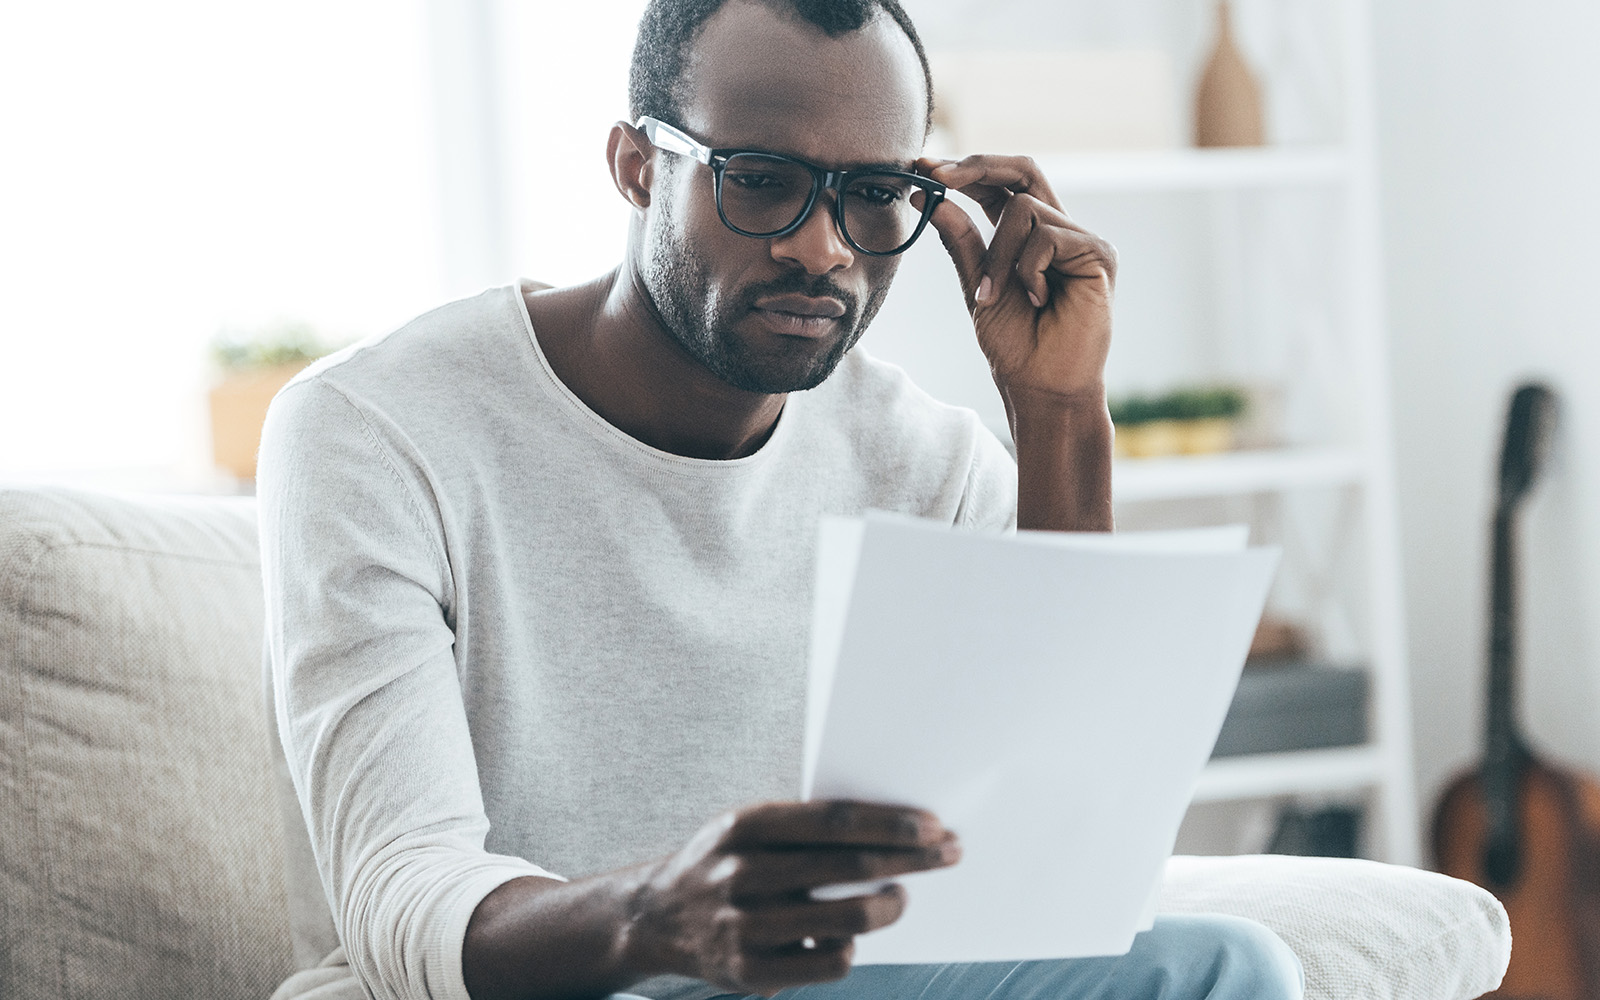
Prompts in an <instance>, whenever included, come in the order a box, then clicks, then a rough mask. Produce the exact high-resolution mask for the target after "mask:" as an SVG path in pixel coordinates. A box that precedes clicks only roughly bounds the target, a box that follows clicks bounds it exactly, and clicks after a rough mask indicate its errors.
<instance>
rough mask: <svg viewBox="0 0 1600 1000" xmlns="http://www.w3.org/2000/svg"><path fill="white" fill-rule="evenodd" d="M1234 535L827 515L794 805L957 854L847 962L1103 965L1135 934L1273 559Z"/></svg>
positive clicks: (1150, 905)
mask: <svg viewBox="0 0 1600 1000" xmlns="http://www.w3.org/2000/svg"><path fill="white" fill-rule="evenodd" d="M1245 540H1246V531H1245V529H1244V528H1242V527H1241V528H1232V529H1215V530H1212V529H1208V530H1204V531H1198V532H1150V533H1135V534H1128V535H1065V534H1056V533H1022V534H1019V535H1017V536H1015V537H996V536H990V535H978V534H972V533H967V532H959V531H953V530H951V529H949V528H948V527H945V526H942V525H938V524H933V523H930V522H921V521H914V520H910V519H905V518H895V517H891V516H888V515H881V516H880V515H873V516H869V517H868V518H867V519H866V520H865V521H864V522H863V521H860V520H854V521H850V520H832V521H828V522H826V523H825V524H824V526H823V529H822V536H821V546H820V550H819V557H818V586H817V598H816V616H815V622H814V626H813V648H812V672H811V690H810V699H809V705H808V718H807V734H806V758H805V759H806V770H805V775H804V779H803V780H804V787H805V792H806V795H807V797H811V798H850V799H859V800H866V801H874V802H889V803H896V804H901V805H909V806H917V807H920V808H924V809H928V810H931V811H932V812H934V813H935V814H937V815H938V816H939V817H940V819H942V820H943V821H944V823H945V825H946V826H947V827H949V828H950V829H953V830H955V831H956V832H957V833H958V834H959V835H960V837H961V841H962V845H963V848H964V854H963V858H962V860H961V862H960V863H959V864H957V865H956V866H954V867H953V868H949V869H944V870H941V871H937V872H928V873H922V874H918V875H913V876H910V877H907V878H905V879H902V880H901V881H903V882H904V884H905V886H906V890H907V893H908V895H909V905H908V907H907V909H906V913H905V915H904V916H903V917H901V919H900V920H899V921H898V922H897V923H895V924H894V925H892V926H890V927H888V928H885V929H884V930H881V931H878V932H876V933H873V934H869V935H865V936H863V937H861V938H858V939H857V941H856V961H857V962H858V963H868V964H871V963H886V962H960V961H1000V960H1023V959H1038V958H1070V957H1078V956H1085V955H1113V954H1121V953H1123V952H1126V951H1127V950H1128V948H1129V947H1131V945H1132V942H1133V937H1134V935H1135V934H1136V933H1137V932H1138V931H1140V930H1145V929H1148V928H1149V926H1150V922H1151V920H1152V918H1153V913H1154V905H1155V899H1156V894H1157V892H1158V891H1159V889H1160V879H1161V873H1162V869H1163V866H1164V864H1165V862H1166V859H1167V856H1168V855H1169V854H1170V853H1171V850H1172V845H1173V842H1174V840H1175V839H1176V837H1177V832H1178V825H1179V823H1180V822H1181V821H1182V819H1183V814H1184V811H1185V809H1186V808H1187V806H1188V803H1189V799H1190V797H1191V795H1192V793H1193V789H1194V784H1195V781H1196V779H1197V778H1198V777H1199V774H1200V771H1201V768H1203V767H1204V766H1205V762H1206V759H1207V758H1208V757H1209V755H1210V751H1211V747H1212V744H1213V743H1214V742H1215V740H1216V737H1217V732H1218V730H1219V729H1220V728H1221V726H1222V720H1223V716H1224V715H1225V714H1226V713H1227V709H1228V702H1229V699H1230V698H1231V696H1232V693H1233V689H1234V686H1235V685H1236V684H1237V683H1238V679H1239V672H1240V669H1241V667H1242V666H1243V664H1244V658H1245V654H1246V652H1247V651H1248V650H1249V646H1250V639H1251V636H1252V634H1253V632H1254V629H1255V625H1256V622H1257V620H1258V619H1259V618H1260V615H1261V609H1262V605H1263V603H1264V602H1265V600H1266V594H1267V588H1268V586H1269V585H1270V583H1271V579H1272V574H1273V571H1274V569H1275V568H1276V566H1277V561H1278V552H1277V551H1276V550H1271V549H1246V548H1245ZM844 891H848V890H844Z"/></svg>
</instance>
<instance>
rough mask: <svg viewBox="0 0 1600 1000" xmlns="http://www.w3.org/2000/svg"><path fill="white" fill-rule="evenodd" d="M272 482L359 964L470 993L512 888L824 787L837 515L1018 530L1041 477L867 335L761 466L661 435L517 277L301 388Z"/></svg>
mask: <svg viewBox="0 0 1600 1000" xmlns="http://www.w3.org/2000/svg"><path fill="white" fill-rule="evenodd" d="M259 496H260V514H261V545H262V565H263V573H264V579H265V585H266V601H267V647H268V656H269V660H270V665H271V671H272V677H273V684H274V700H275V708H276V713H277V721H278V726H279V731H280V736H281V739H282V743H283V749H284V752H285V759H286V761H287V764H288V768H287V770H288V774H289V776H290V778H291V779H292V782H293V785H294V792H295V794H296V795H297V797H298V801H299V804H300V810H301V813H302V817H303V819H304V821H305V824H306V827H307V829H308V831H309V835H310V843H311V847H312V851H313V854H314V857H315V862H316V867H317V870H318V874H319V875H320V880H321V884H322V886H323V888H324V891H325V894H326V905H328V906H329V907H331V909H332V912H333V915H334V921H335V924H336V926H337V929H338V933H339V937H340V940H341V941H342V943H343V944H344V946H345V949H346V952H347V954H348V959H349V962H350V965H351V967H352V969H353V971H354V973H355V975H356V976H357V977H358V978H359V979H360V980H361V981H362V982H363V983H364V984H365V986H366V988H367V989H368V990H369V991H370V992H371V993H372V994H373V995H375V996H377V997H380V998H387V997H438V998H452V1000H464V998H465V997H466V990H465V987H464V986H463V983H462V971H461V948H462V942H463V939H464V937H465V933H466V926H467V921H468V919H469V918H470V917H471V915H472V912H473V910H474V909H475V908H476V906H477V905H478V903H479V902H480V901H481V900H482V899H483V897H484V896H485V895H487V894H488V893H489V892H490V891H492V890H493V889H494V888H495V887H497V886H499V885H500V884H502V883H503V882H505V881H507V880H509V879H512V878H515V877H518V876H523V875H539V874H555V875H559V876H566V877H577V876H582V875H585V874H589V873H594V872H599V871H604V870H607V869H611V868H616V867H620V866H624V865H628V864H634V863H637V862H640V861H643V860H647V859H649V858H653V857H658V856H661V855H663V854H665V853H668V852H670V851H672V850H674V849H676V848H678V847H680V846H682V844H683V843H684V842H685V841H686V839H687V838H688V836H689V835H690V834H691V833H693V831H694V830H695V829H697V828H698V827H699V826H700V825H701V824H702V823H704V822H705V821H707V820H708V819H710V818H711V817H713V816H714V815H716V814H717V813H718V812H720V811H722V810H725V809H728V808H732V807H737V806H740V805H745V804H748V803H752V802H757V801H762V800H771V799H787V798H794V797H795V796H796V793H797V791H798V787H799V776H800V753H801V749H800V748H801V729H802V726H803V722H804V714H805V671H806V655H807V651H808V648H809V647H808V629H809V623H810V613H811V590H812V575H813V556H814V551H813V550H814V542H815V537H816V531H817V522H818V520H819V518H821V517H823V516H824V515H829V514H857V513H860V512H861V511H863V510H866V509H868V508H875V509H882V510H891V511H902V512H906V513H910V514H916V515H920V516H924V517H930V518H938V519H941V520H944V521H948V522H952V523H956V524H961V525H968V526H973V527H978V528H987V529H993V530H1002V529H1004V528H1006V527H1008V526H1010V525H1012V524H1014V521H1015V509H1016V471H1015V466H1014V465H1013V463H1012V462H1011V460H1010V458H1009V456H1008V455H1007V454H1006V453H1005V451H1004V449H1003V448H1002V447H1001V445H1000V443H999V442H998V441H997V440H996V439H995V438H994V436H993V435H992V434H990V433H989V432H988V431H987V430H985V429H984V428H983V427H982V425H981V424H980V423H979V421H978V419H977V418H976V416H975V415H974V414H973V413H972V412H971V411H968V410H962V409H958V408H954V407H949V406H945V405H943V404H941V403H938V402H936V401H934V400H933V399H931V398H930V397H928V396H927V395H926V394H924V393H922V392H921V391H920V390H918V389H917V388H916V387H915V386H913V385H912V384H911V383H910V382H909V381H908V380H907V378H906V377H905V375H904V374H903V373H902V372H901V371H900V370H899V369H897V368H895V367H893V366H891V365H887V364H884V363H881V362H878V361H875V360H873V359H871V358H869V357H868V356H866V355H865V354H864V353H863V352H862V351H861V350H860V349H859V348H857V349H856V350H854V351H852V352H851V353H850V354H849V355H848V356H847V357H846V358H845V360H844V361H843V362H842V363H841V364H840V366H839V368H838V370H837V371H836V372H835V373H834V374H833V376H832V377H831V378H829V379H828V381H827V382H825V383H824V384H823V385H822V386H820V387H818V388H817V389H814V390H811V391H809V392H803V393H796V394H793V395H791V396H790V397H789V399H788V400H787V402H786V403H785V405H784V408H783V412H782V415H781V417H780V419H779V421H778V424H777V427H776V428H775V430H774V431H773V433H772V435H771V437H770V438H769V440H768V441H767V442H766V444H764V445H763V446H762V447H761V448H760V450H759V451H757V452H756V453H755V454H752V455H750V456H748V457H746V458H741V459H734V460H730V461H710V460H700V459H692V458H684V457H681V456H677V455H671V454H668V453H665V452H662V451H659V450H656V449H654V448H650V447H648V446H646V445H644V444H642V443H640V442H639V441H637V440H635V439H633V438H631V437H629V436H627V435H626V434H624V433H623V432H621V431H619V430H617V429H616V428H615V427H612V426H611V425H610V424H608V423H607V422H606V421H605V420H604V419H603V418H601V417H600V416H599V415H597V414H596V413H594V412H593V411H592V410H590V409H589V408H588V407H587V406H585V405H584V404H583V402H582V401H580V400H579V399H578V398H577V397H576V396H575V395H573V394H572V393H571V391H569V390H568V389H567V388H566V387H565V386H564V385H563V384H562V383H561V382H560V381H559V380H558V379H557V378H556V377H555V375H554V373H553V372H552V371H551V369H550V366H549V364H548V363H547V361H546V360H545V358H544V356H543V354H542V353H541V351H540V350H539V346H538V341H537V338H536V337H535V335H534V331H533V328H532V325H531V323H530V321H529V318H528V313H527V309H526V307H525V305H524V303H523V299H522V294H521V290H520V289H519V288H517V287H508V288H500V289H495V290H492V291H489V292H485V293H484V294H482V295H480V296H478V297H476V298H473V299H469V300H465V301H462V302H456V303H452V304H450V305H448V306H445V307H443V308H441V309H438V310H435V311H434V312H431V313H428V314H426V315H424V316H422V317H420V318H418V319H416V320H414V321H413V322H411V323H409V324H407V325H406V326H405V327H403V328H401V329H400V330H397V331H395V332H394V333H392V334H389V335H387V336H385V337H381V338H377V339H375V340H371V341H368V342H364V343H362V344H358V345H356V346H354V347H352V348H349V349H347V350H345V351H341V352H340V353H338V354H336V355H334V356H332V357H331V358H328V359H325V360H324V361H323V362H319V363H318V364H317V365H314V366H313V367H312V368H311V369H309V370H308V371H307V372H306V373H305V374H303V375H301V376H300V377H298V378H297V379H296V380H295V381H294V382H293V383H291V384H290V386H289V387H287V388H286V389H285V390H284V392H283V393H282V394H281V395H280V396H279V397H278V399H277V400H276V401H275V402H274V404H273V406H272V410H271V413H270V415H269V417H268V420H267V426H266V430H265V433H264V435H263V438H262V445H261V458H260V469H259ZM307 881H309V880H307ZM294 884H295V880H294V879H292V878H291V886H293V885H294ZM305 903H306V901H304V900H301V901H298V905H300V906H301V907H303V906H304V905H305ZM313 905H315V901H313Z"/></svg>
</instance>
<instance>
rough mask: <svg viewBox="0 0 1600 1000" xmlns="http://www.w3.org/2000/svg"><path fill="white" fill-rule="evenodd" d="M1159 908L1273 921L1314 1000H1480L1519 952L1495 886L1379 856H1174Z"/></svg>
mask: <svg viewBox="0 0 1600 1000" xmlns="http://www.w3.org/2000/svg"><path fill="white" fill-rule="evenodd" d="M1157 909H1158V911H1159V912H1161V913H1227V914H1233V915H1235V916H1241V917H1248V918H1250V919H1252V920H1255V921H1258V922H1259V923H1262V924H1265V925H1266V926H1267V927H1270V928H1271V929H1272V930H1274V931H1276V932H1277V934H1278V936H1279V937H1281V938H1283V940H1284V942H1285V943H1287V944H1288V945H1289V947H1290V948H1291V949H1292V950H1293V951H1294V953H1295V954H1296V955H1298V956H1299V957H1300V961H1301V964H1302V965H1304V967H1305V971H1306V1000H1469V998H1472V997H1478V996H1481V995H1483V994H1484V993H1486V992H1488V991H1489V990H1492V989H1494V988H1495V987H1496V986H1498V985H1500V979H1501V977H1502V976H1504V975H1505V970H1506V963H1507V962H1508V961H1510V958H1511V925H1510V923H1509V922H1508V921H1507V919H1506V911H1505V908H1504V907H1503V906H1501V905H1500V901H1499V900H1497V899H1495V898H1494V896H1492V895H1491V894H1490V893H1489V892H1487V891H1486V890H1484V889H1481V888H1479V887H1478V886H1475V885H1473V884H1471V883H1470V882H1463V881H1461V880H1460V879H1454V878H1450V877H1448V876H1445V875H1440V874H1437V873H1435V872H1427V871H1421V870H1419V869H1415V868H1404V867H1401V866H1398V865H1385V864H1379V863H1377V862H1375V861H1355V860H1348V859H1343V858H1295V857H1281V856H1269V855H1258V856H1246V857H1226V858H1196V857H1182V856H1180V857H1174V858H1172V859H1171V861H1169V862H1168V863H1167V872H1166V878H1165V881H1164V882H1163V885H1162V891H1161V899H1160V902H1159V904H1158V906H1157Z"/></svg>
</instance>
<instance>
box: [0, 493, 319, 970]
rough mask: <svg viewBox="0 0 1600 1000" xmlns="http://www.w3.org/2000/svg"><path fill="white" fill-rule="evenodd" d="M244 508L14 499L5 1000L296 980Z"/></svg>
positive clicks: (2, 572)
mask: <svg viewBox="0 0 1600 1000" xmlns="http://www.w3.org/2000/svg"><path fill="white" fill-rule="evenodd" d="M259 574H260V571H259V568H258V560H257V553H256V529H255V512H254V507H253V505H252V504H251V503H250V502H249V501H248V500H238V501H220V502H219V501H217V500H206V501H180V500H148V499H139V500H134V499H125V498H118V497H112V496H105V495H97V494H85V493H77V492H71V491H44V490H0V844H4V845H5V846H4V850H0V995H4V996H7V997H113V996H115V997H119V998H134V1000H140V998H150V1000H157V998H159V1000H170V998H174V997H206V998H208V1000H224V998H233V997H238V998H240V1000H244V998H251V1000H259V998H262V997H266V996H268V995H269V994H271V993H272V991H273V989H274V987H276V986H277V985H278V983H279V982H280V981H281V980H282V979H283V978H284V976H286V975H287V974H288V973H289V972H290V971H291V970H292V961H291V954H290V944H289V922H288V915H287V908H286V903H285V898H284V891H283V848H282V834H281V822H280V818H279V814H278V809H277V805H276V803H275V802H274V801H273V798H272V792H271V788H272V785H271V781H270V778H269V775H268V768H269V766H270V765H269V757H268V754H267V752H266V749H267V739H268V737H267V730H266V725H265V723H266V720H265V718H264V715H263V712H262V710H261V699H260V687H259V685H260V666H259V664H260V658H261V621H260V612H259V609H260V607H261V584H260V575H259Z"/></svg>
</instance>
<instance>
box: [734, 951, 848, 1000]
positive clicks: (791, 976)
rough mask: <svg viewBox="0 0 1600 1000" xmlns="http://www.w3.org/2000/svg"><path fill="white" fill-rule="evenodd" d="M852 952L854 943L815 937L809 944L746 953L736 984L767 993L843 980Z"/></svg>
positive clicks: (846, 973) (769, 994)
mask: <svg viewBox="0 0 1600 1000" xmlns="http://www.w3.org/2000/svg"><path fill="white" fill-rule="evenodd" d="M855 952H856V946H855V942H854V941H853V940H851V939H850V938H843V939H818V940H816V941H813V942H811V946H810V947H806V946H804V945H798V944H796V945H785V946H784V947H782V948H777V949H773V950H771V951H765V952H752V953H748V954H746V955H745V957H744V959H743V961H742V962H741V963H740V965H741V967H740V968H739V969H738V970H737V973H738V975H737V978H738V985H739V986H740V987H741V988H743V989H746V990H752V991H754V992H757V993H763V994H766V995H767V996H771V995H772V994H774V993H776V992H778V991H779V990H781V989H783V988H784V987H786V986H802V985H804V984H806V983H824V982H831V981H833V980H836V979H843V978H844V977H845V976H847V975H849V974H850V962H851V960H852V959H853V958H855Z"/></svg>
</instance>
